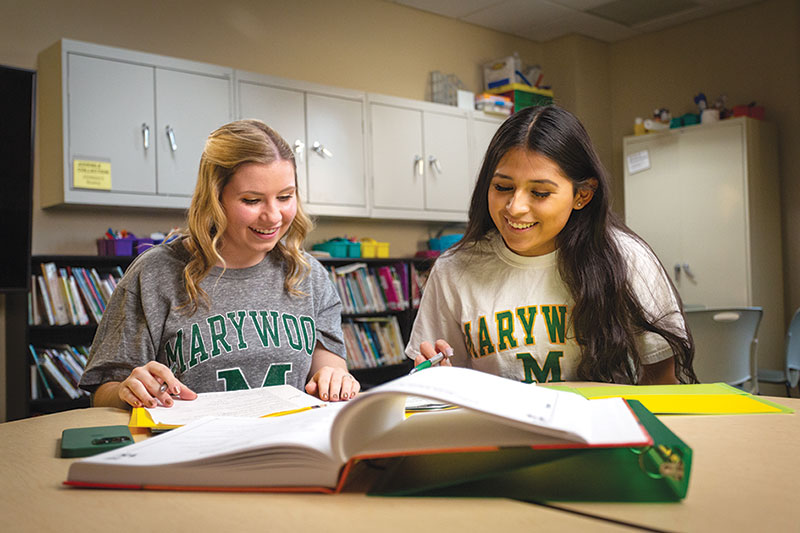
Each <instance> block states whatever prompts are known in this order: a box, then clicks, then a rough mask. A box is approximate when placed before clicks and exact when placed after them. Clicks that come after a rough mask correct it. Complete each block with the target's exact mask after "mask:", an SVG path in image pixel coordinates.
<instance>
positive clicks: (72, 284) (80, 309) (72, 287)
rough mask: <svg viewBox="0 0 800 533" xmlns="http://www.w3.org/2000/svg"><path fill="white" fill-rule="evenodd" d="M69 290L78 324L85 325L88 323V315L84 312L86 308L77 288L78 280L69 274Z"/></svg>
mask: <svg viewBox="0 0 800 533" xmlns="http://www.w3.org/2000/svg"><path fill="white" fill-rule="evenodd" d="M69 292H70V294H71V295H72V301H73V302H75V310H76V314H77V316H78V324H80V325H82V326H85V325H86V324H88V323H89V315H88V314H86V308H85V307H84V306H83V300H82V298H81V294H80V291H79V290H78V282H77V281H75V276H72V275H70V276H69Z"/></svg>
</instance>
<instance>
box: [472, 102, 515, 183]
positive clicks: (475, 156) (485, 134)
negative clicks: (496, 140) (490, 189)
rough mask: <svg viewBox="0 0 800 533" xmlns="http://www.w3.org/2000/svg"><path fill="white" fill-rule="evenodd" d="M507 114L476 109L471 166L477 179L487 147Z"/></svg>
mask: <svg viewBox="0 0 800 533" xmlns="http://www.w3.org/2000/svg"><path fill="white" fill-rule="evenodd" d="M507 118H508V117H507V116H499V115H492V114H489V113H484V112H482V111H475V112H473V114H472V128H471V132H472V148H471V149H470V166H471V168H472V175H473V176H475V178H476V179H477V177H478V172H480V170H481V165H483V158H484V156H485V155H486V149H487V148H489V143H490V142H491V141H492V138H493V137H494V134H495V133H497V129H498V128H499V127H500V124H502V123H503V121H504V120H505V119H507Z"/></svg>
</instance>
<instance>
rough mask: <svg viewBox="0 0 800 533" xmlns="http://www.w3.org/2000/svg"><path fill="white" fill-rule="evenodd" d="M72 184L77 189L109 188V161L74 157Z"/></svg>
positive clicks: (105, 189) (104, 189)
mask: <svg viewBox="0 0 800 533" xmlns="http://www.w3.org/2000/svg"><path fill="white" fill-rule="evenodd" d="M72 166H73V168H72V170H73V172H72V185H73V187H75V188H77V189H97V190H103V191H110V190H111V162H110V161H90V160H88V159H74V160H73V161H72Z"/></svg>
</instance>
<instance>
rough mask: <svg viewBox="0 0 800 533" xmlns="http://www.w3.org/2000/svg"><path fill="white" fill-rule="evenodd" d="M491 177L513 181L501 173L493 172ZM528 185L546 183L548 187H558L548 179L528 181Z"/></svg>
mask: <svg viewBox="0 0 800 533" xmlns="http://www.w3.org/2000/svg"><path fill="white" fill-rule="evenodd" d="M492 177H493V178H502V179H506V180H513V179H514V178H512V177H511V176H508V175H506V174H503V173H501V172H495V173H494V175H492ZM528 183H546V184H549V185H553V186H554V187H558V186H559V185H558V183H556V182H555V181H553V180H548V179H538V180H528Z"/></svg>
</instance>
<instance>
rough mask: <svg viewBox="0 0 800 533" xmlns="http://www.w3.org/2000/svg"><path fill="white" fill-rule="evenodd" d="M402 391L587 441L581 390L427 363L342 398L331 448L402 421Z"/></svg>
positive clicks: (355, 446) (346, 449)
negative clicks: (350, 397)
mask: <svg viewBox="0 0 800 533" xmlns="http://www.w3.org/2000/svg"><path fill="white" fill-rule="evenodd" d="M407 396H417V397H421V398H428V399H431V400H436V401H439V402H444V403H450V404H454V405H458V406H461V407H464V408H467V409H471V410H473V411H478V412H481V413H486V414H488V415H492V416H494V417H497V418H499V419H500V421H504V422H505V423H506V424H509V425H514V426H516V427H518V428H522V429H526V430H528V431H533V432H536V433H542V434H546V435H550V436H556V437H560V438H562V439H565V440H568V441H576V442H589V440H590V437H591V421H590V410H589V409H588V407H587V406H586V403H587V402H588V401H589V400H587V399H586V398H583V397H582V396H579V395H577V394H573V393H569V392H562V391H556V390H552V389H546V388H543V387H536V386H535V385H531V384H526V383H520V382H516V381H512V380H509V379H505V378H501V377H498V376H494V375H491V374H487V373H485V372H478V371H475V370H470V369H466V368H456V367H433V368H429V369H426V370H423V371H421V372H416V373H414V374H411V375H408V376H403V377H400V378H398V379H395V380H393V381H390V382H388V383H384V384H382V385H379V386H377V387H375V388H373V389H371V390H369V391H367V392H365V393H362V394H361V395H359V396H357V397H356V398H355V400H351V401H350V402H348V405H346V406H345V408H343V409H342V411H341V413H340V414H339V416H338V417H337V420H336V422H335V424H334V431H333V435H332V437H331V440H332V445H333V449H334V452H335V453H337V454H338V455H340V456H341V457H349V456H351V455H355V454H357V453H358V452H359V450H360V447H361V446H362V445H363V444H364V443H366V442H369V441H371V440H373V439H375V438H377V437H379V436H380V435H382V434H384V433H386V432H388V431H389V430H391V429H392V428H394V427H395V426H396V425H397V424H399V423H400V422H402V421H403V419H404V407H405V404H406V397H407ZM376 418H379V419H380V425H376V422H375V420H376ZM355 435H360V436H362V437H363V438H360V439H359V438H356V437H355ZM470 445H471V443H470V442H464V443H463V446H464V447H467V446H470Z"/></svg>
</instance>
